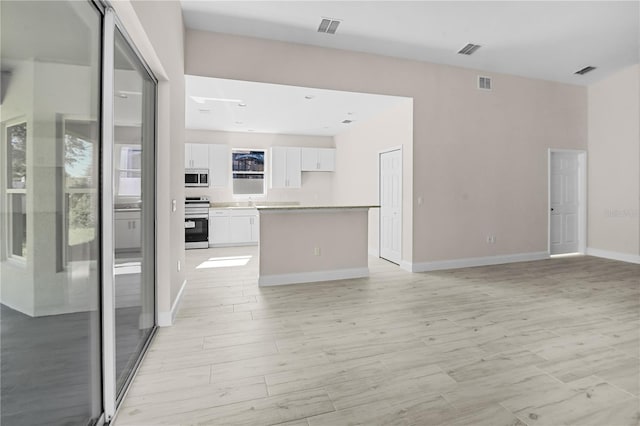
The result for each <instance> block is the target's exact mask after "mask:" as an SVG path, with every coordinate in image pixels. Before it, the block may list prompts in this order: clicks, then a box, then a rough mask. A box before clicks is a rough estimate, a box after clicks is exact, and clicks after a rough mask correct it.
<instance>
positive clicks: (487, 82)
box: [478, 75, 492, 90]
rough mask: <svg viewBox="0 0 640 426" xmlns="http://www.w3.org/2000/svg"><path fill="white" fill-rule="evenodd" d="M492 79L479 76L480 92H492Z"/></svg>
mask: <svg viewBox="0 0 640 426" xmlns="http://www.w3.org/2000/svg"><path fill="white" fill-rule="evenodd" d="M491 88H492V85H491V77H487V76H483V75H479V76H478V89H480V90H491Z"/></svg>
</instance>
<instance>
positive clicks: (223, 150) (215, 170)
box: [209, 144, 231, 187]
mask: <svg viewBox="0 0 640 426" xmlns="http://www.w3.org/2000/svg"><path fill="white" fill-rule="evenodd" d="M230 162H231V154H230V152H229V147H228V146H227V145H221V144H211V145H209V186H212V187H226V186H227V185H228V184H229V163H230Z"/></svg>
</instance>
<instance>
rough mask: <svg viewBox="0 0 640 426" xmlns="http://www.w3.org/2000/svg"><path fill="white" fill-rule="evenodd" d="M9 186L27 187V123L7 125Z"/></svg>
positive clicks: (16, 187)
mask: <svg viewBox="0 0 640 426" xmlns="http://www.w3.org/2000/svg"><path fill="white" fill-rule="evenodd" d="M7 150H8V155H7V158H8V161H7V163H8V164H7V166H8V167H7V170H8V172H9V179H8V182H9V188H15V189H18V188H25V187H26V182H27V123H20V124H16V125H13V126H10V127H7Z"/></svg>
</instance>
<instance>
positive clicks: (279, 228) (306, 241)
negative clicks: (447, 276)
mask: <svg viewBox="0 0 640 426" xmlns="http://www.w3.org/2000/svg"><path fill="white" fill-rule="evenodd" d="M377 207H379V206H299V205H292V206H256V208H257V209H258V213H259V220H260V270H259V276H258V283H259V285H260V286H269V285H283V284H296V283H308V282H318V281H331V280H341V279H350V278H361V277H367V276H369V267H368V248H367V247H368V241H367V239H368V220H369V209H370V208H377Z"/></svg>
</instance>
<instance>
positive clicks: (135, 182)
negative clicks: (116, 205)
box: [116, 145, 142, 201]
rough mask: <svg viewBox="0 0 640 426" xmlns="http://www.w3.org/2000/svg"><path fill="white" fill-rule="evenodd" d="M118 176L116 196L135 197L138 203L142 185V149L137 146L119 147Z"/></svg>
mask: <svg viewBox="0 0 640 426" xmlns="http://www.w3.org/2000/svg"><path fill="white" fill-rule="evenodd" d="M119 166H120V167H119V168H118V169H117V170H116V176H118V192H117V193H118V195H119V196H120V197H135V200H136V201H139V199H140V195H141V183H142V148H141V147H140V145H138V146H121V147H120V161H119Z"/></svg>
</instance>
